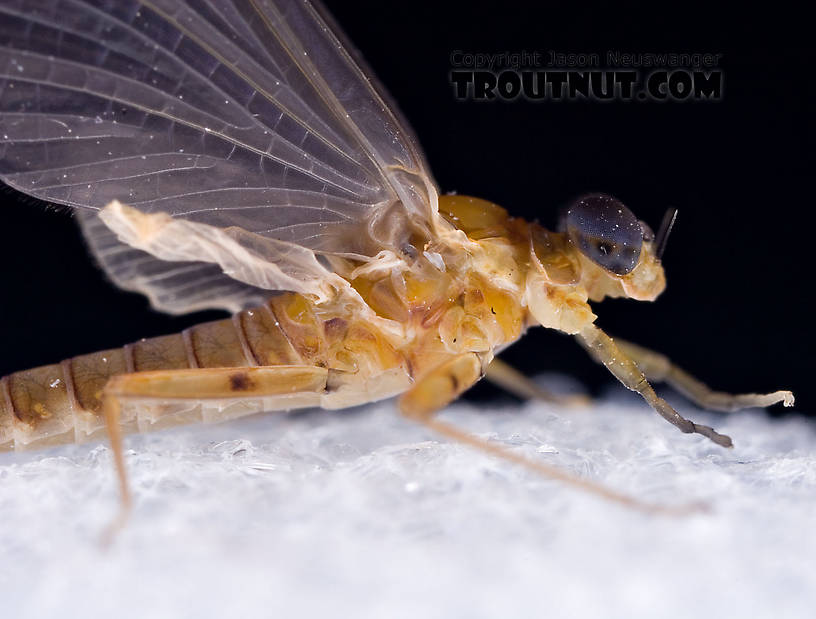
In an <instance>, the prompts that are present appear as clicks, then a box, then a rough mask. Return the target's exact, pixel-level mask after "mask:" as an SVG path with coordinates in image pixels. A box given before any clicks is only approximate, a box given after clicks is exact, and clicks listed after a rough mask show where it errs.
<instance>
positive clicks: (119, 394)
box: [102, 365, 328, 532]
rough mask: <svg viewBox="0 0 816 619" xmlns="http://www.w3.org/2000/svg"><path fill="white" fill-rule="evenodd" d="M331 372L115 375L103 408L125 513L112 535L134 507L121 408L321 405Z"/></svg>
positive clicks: (290, 369) (281, 369) (284, 369)
mask: <svg viewBox="0 0 816 619" xmlns="http://www.w3.org/2000/svg"><path fill="white" fill-rule="evenodd" d="M327 378H328V370H326V369H325V368H319V367H314V366H299V365H298V366H294V365H288V366H287V365H281V366H267V367H255V368H207V369H193V370H158V371H150V372H138V373H134V374H121V375H119V376H114V377H112V378H111V379H110V380H109V381H108V382H107V384H106V385H105V388H104V390H103V392H102V409H103V412H104V415H105V426H106V428H107V431H108V437H109V439H110V444H111V449H112V450H113V458H114V464H115V466H116V473H117V477H118V480H119V488H120V491H121V498H122V503H121V511H120V515H119V517H118V519H117V520H116V522H115V524H114V527H113V529H112V531H111V532H115V530H116V529H118V528H119V527H120V526H121V524H122V523H123V522H124V521H125V520H126V518H127V514H128V512H129V510H130V506H131V498H130V490H129V488H128V480H127V471H126V469H125V461H124V456H123V451H122V427H121V423H120V417H121V410H122V404H123V403H127V404H129V405H133V404H136V405H138V404H142V403H143V404H145V406H148V405H155V404H156V403H160V404H163V405H174V404H175V405H178V404H184V403H189V404H196V403H210V404H220V403H223V405H224V406H225V407H226V406H228V405H229V404H231V403H232V404H235V403H236V402H242V401H243V402H252V401H256V402H257V404H258V405H257V407H256V408H255V409H254V410H252V409H250V410H248V411H247V412H248V413H251V412H260V411H261V410H264V411H273V410H290V409H293V408H301V407H305V406H319V405H320V399H321V396H322V394H323V393H324V392H325V389H326V380H327Z"/></svg>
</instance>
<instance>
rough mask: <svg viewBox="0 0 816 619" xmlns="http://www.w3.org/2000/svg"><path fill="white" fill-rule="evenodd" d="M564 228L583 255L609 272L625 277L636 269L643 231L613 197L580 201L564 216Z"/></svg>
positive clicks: (582, 199)
mask: <svg viewBox="0 0 816 619" xmlns="http://www.w3.org/2000/svg"><path fill="white" fill-rule="evenodd" d="M562 228H563V229H564V231H566V233H567V235H568V236H569V238H570V240H571V241H572V242H573V243H574V244H575V246H576V247H578V249H580V250H581V253H582V254H584V255H585V256H586V257H587V258H589V259H590V260H592V261H593V262H594V263H596V264H597V265H599V266H601V267H603V268H604V269H606V270H607V271H611V272H612V273H615V274H617V275H626V274H627V273H629V272H631V271H632V269H634V268H635V267H636V266H637V263H638V260H639V259H640V248H641V245H642V244H643V233H644V230H643V228H642V227H641V225H640V222H639V221H638V219H637V217H635V215H634V214H633V213H632V211H630V210H629V209H628V208H626V207H625V206H624V205H623V203H622V202H620V201H619V200H616V199H615V198H613V197H612V196H608V195H605V194H602V193H596V194H591V195H588V196H584V197H582V198H579V199H578V200H576V201H575V202H574V203H573V205H572V206H570V207H569V209H568V210H567V212H566V213H565V214H564V218H563V220H562Z"/></svg>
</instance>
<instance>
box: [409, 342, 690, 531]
mask: <svg viewBox="0 0 816 619" xmlns="http://www.w3.org/2000/svg"><path fill="white" fill-rule="evenodd" d="M481 368H482V362H481V360H480V358H479V357H478V355H476V354H473V353H468V354H466V355H461V356H458V357H454V358H453V359H451V360H450V361H448V362H446V363H444V364H442V365H441V366H439V367H438V368H436V369H435V370H434V371H433V372H431V373H430V374H428V375H427V376H425V377H423V378H422V379H420V380H419V381H418V382H417V383H416V384H415V385H414V386H413V387H412V388H411V390H410V391H408V392H406V393H405V394H404V395H403V396H402V397H401V398H400V409H401V410H402V413H403V415H405V416H406V417H407V418H409V419H411V420H413V421H415V422H417V423H420V424H422V425H423V426H425V427H426V428H429V429H431V430H433V431H435V432H438V433H439V434H441V435H442V436H445V437H447V438H449V439H452V440H454V441H457V442H459V443H463V444H465V445H468V446H470V447H473V448H475V449H478V450H479V451H482V452H484V453H487V454H489V455H491V456H494V457H497V458H501V459H502V460H506V461H508V462H513V463H515V464H520V465H521V466H523V467H525V468H527V469H529V470H531V471H533V472H534V473H537V474H538V475H541V476H543V477H546V478H548V479H555V480H558V481H561V482H563V483H565V484H568V485H570V486H573V487H575V488H578V489H580V490H583V491H585V492H589V493H590V494H594V495H596V496H599V497H602V498H604V499H607V500H610V501H614V502H616V503H621V504H623V505H626V506H627V507H631V508H634V509H638V510H641V511H645V512H651V513H665V514H672V515H682V514H688V513H690V512H692V511H695V510H698V509H700V507H701V506H700V505H686V506H676V507H673V506H665V505H655V504H650V503H646V502H643V501H639V500H638V499H635V498H634V497H631V496H628V495H625V494H622V493H620V492H615V491H614V490H611V489H609V488H606V487H605V486H602V485H601V484H596V483H594V482H592V481H589V480H587V479H582V478H581V477H578V476H576V475H571V474H570V473H567V472H566V471H562V470H560V469H558V468H556V467H553V466H548V465H546V464H543V463H541V462H537V461H535V460H532V459H530V458H527V457H525V456H522V455H519V454H517V453H515V452H513V451H511V450H510V449H507V448H505V447H500V446H498V445H496V444H494V443H491V442H488V441H486V440H484V439H482V438H479V437H478V436H474V435H472V434H470V433H468V432H466V431H464V430H461V429H459V428H457V427H456V426H454V425H452V424H449V423H446V422H444V421H439V420H438V419H436V417H435V414H436V412H437V411H438V410H440V409H441V408H443V407H444V406H446V405H447V404H449V403H450V402H451V401H453V400H454V399H455V398H456V397H458V396H459V395H460V394H461V393H462V392H464V391H466V390H467V389H468V388H470V387H471V386H472V385H473V384H474V383H475V382H476V381H478V380H479V378H480V377H481Z"/></svg>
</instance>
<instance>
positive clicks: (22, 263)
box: [0, 1, 816, 412]
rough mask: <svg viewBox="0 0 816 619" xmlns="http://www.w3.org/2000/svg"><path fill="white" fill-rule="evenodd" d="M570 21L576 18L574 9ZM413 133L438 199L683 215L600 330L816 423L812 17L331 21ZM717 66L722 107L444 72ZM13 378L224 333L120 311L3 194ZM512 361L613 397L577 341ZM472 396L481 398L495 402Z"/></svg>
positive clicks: (480, 390) (502, 11)
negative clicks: (659, 268)
mask: <svg viewBox="0 0 816 619" xmlns="http://www.w3.org/2000/svg"><path fill="white" fill-rule="evenodd" d="M560 4H562V5H563V4H564V3H560ZM329 7H330V9H331V11H332V12H333V14H334V16H335V18H336V20H337V21H338V23H339V24H340V25H341V27H342V28H344V29H345V31H346V33H347V35H348V37H349V39H350V40H351V41H353V42H354V43H355V45H356V46H357V47H358V48H359V50H360V51H361V52H362V53H363V55H364V56H365V58H366V59H367V61H368V63H369V64H370V65H371V67H372V68H373V69H374V71H375V73H376V74H377V75H378V76H379V77H380V79H381V81H382V82H383V83H384V84H385V86H386V87H387V88H388V90H389V91H390V92H391V94H392V95H393V98H394V99H395V100H396V101H397V102H398V105H399V106H400V108H401V110H402V111H403V113H404V114H405V116H406V117H407V119H408V120H409V122H410V123H411V124H412V126H413V127H414V130H415V132H416V134H417V135H418V136H419V139H420V141H421V143H422V145H423V147H424V149H425V151H426V153H427V156H428V160H429V162H430V164H431V167H432V169H433V172H434V175H435V178H436V180H437V182H438V184H439V186H440V187H441V189H442V190H443V191H452V190H455V191H457V192H459V193H465V194H471V195H475V196H479V197H483V198H487V199H490V200H492V201H495V202H497V203H499V204H501V205H503V206H505V207H506V208H507V209H509V210H510V211H511V213H513V214H517V215H521V216H524V217H527V218H531V219H539V220H540V221H541V222H542V223H544V224H545V225H548V226H552V225H554V224H555V217H556V213H557V210H558V208H559V207H561V206H562V205H564V204H566V203H568V202H569V201H570V199H572V198H574V197H576V196H578V195H580V194H582V193H586V192H589V191H604V192H608V193H611V194H613V195H615V196H617V197H618V198H620V199H621V200H622V201H623V202H624V203H625V204H627V205H628V206H629V207H630V208H631V209H632V210H633V211H634V212H635V214H636V215H637V216H638V217H639V218H641V219H644V220H645V221H647V222H649V223H650V224H652V226H653V227H657V225H658V223H659V221H660V218H661V216H662V213H663V211H664V210H665V209H666V207H667V206H670V205H671V206H676V207H678V208H679V209H680V216H679V218H678V222H677V226H676V228H675V231H674V233H673V238H672V239H671V242H670V243H669V246H668V250H667V252H666V255H665V257H664V265H665V268H666V272H667V278H668V288H667V291H666V292H665V293H664V294H663V295H662V296H661V297H660V299H658V301H656V302H655V303H638V302H635V301H626V300H614V301H605V302H604V303H602V304H600V305H598V306H596V313H597V314H598V315H599V319H598V324H599V325H600V326H601V327H602V328H604V329H606V330H607V331H608V332H610V333H612V334H618V335H620V336H622V337H627V338H628V339H631V340H634V341H637V342H639V343H641V344H644V345H647V346H650V347H653V348H656V349H658V350H660V351H662V352H665V353H666V354H668V355H670V356H671V357H672V358H673V359H674V360H676V361H677V362H678V363H679V364H680V365H681V366H683V367H685V368H687V369H689V370H691V371H693V373H695V374H696V375H697V376H699V377H700V378H702V379H704V380H705V381H707V382H709V383H710V384H711V385H712V386H715V387H717V388H721V389H725V390H731V391H744V390H747V391H765V390H774V389H779V388H789V389H792V390H794V392H795V393H796V395H797V409H799V410H801V411H803V412H809V411H814V410H816V406H814V405H816V397H814V395H813V392H814V389H813V388H812V386H811V385H812V384H813V382H814V377H813V376H812V375H811V372H812V371H813V365H814V364H813V362H812V356H811V353H812V349H813V345H814V339H813V329H812V327H811V313H812V309H811V301H810V296H811V289H812V284H811V282H812V281H813V273H814V268H816V265H814V263H813V262H814V261H813V256H814V238H813V236H814V232H815V231H816V227H814V224H815V223H816V221H814V215H813V205H814V196H816V192H814V190H813V187H812V184H811V182H810V176H811V170H812V168H813V160H812V157H811V156H810V155H811V149H812V142H811V141H810V139H809V138H810V135H809V126H808V123H809V114H810V113H811V111H810V107H811V96H810V95H811V93H812V79H811V77H810V74H809V64H810V58H809V57H808V54H809V45H808V40H809V38H808V37H804V36H798V35H797V34H796V32H795V24H796V22H797V21H800V20H803V19H804V18H803V17H801V16H800V17H797V16H795V15H781V16H780V15H776V16H774V17H773V18H771V17H770V16H768V15H765V14H759V13H757V14H749V13H746V9H745V8H741V9H739V11H740V12H739V13H738V14H737V13H734V12H732V11H731V10H726V9H723V10H722V12H721V13H717V12H715V11H714V10H713V9H712V8H711V7H706V8H699V9H697V8H694V7H692V6H691V5H688V4H686V3H684V4H683V5H682V8H677V7H674V8H673V7H670V6H667V5H660V6H652V7H651V8H649V9H648V10H645V11H644V9H642V8H639V9H634V8H631V7H629V8H622V7H618V8H611V7H610V8H603V9H599V8H597V7H591V6H589V5H586V4H580V6H577V7H572V8H568V7H565V6H559V7H555V8H554V7H541V6H539V3H530V4H513V3H509V2H503V3H496V4H493V5H491V6H485V7H481V6H479V5H475V4H473V3H447V4H445V5H444V6H440V4H439V3H436V2H416V1H414V2H410V3H386V2H381V1H377V2H355V3H346V2H331V3H329ZM551 49H552V50H556V51H561V52H597V53H599V54H601V56H602V57H603V54H604V53H605V52H606V51H607V50H609V49H617V50H621V51H630V52H698V53H704V52H711V53H720V54H723V57H722V61H721V66H722V69H723V71H724V74H725V96H724V99H723V100H722V101H720V102H696V103H693V102H682V103H679V102H669V103H655V102H651V103H639V102H605V103H600V102H575V101H572V102H557V103H556V102H530V101H524V100H518V101H514V102H495V103H484V102H481V103H477V102H473V101H465V102H462V101H457V100H456V99H455V98H454V92H453V87H452V85H451V83H450V81H449V71H450V70H451V62H450V55H451V52H452V51H454V50H463V51H471V52H486V53H494V52H502V51H510V52H514V51H523V50H528V51H533V50H538V51H542V52H546V51H547V50H551ZM0 200H2V213H3V218H2V236H0V276H2V292H0V295H1V296H0V351H2V354H0V375H2V374H5V373H8V372H11V371H14V370H19V369H23V368H27V367H32V366H36V365H41V364H45V363H50V362H54V361H56V360H59V359H62V358H64V357H69V356H72V355H75V354H80V353H84V352H90V351H93V350H97V349H102V348H107V347H113V346H118V345H121V344H124V343H126V342H128V341H133V340H136V339H138V338H140V337H147V336H152V335H159V334H163V333H168V332H172V331H177V330H180V329H182V328H184V327H186V326H189V325H190V324H193V323H195V322H198V321H201V320H204V319H209V318H212V317H215V316H218V314H216V313H200V314H195V315H191V316H186V317H180V318H173V317H167V316H164V315H161V314H158V313H156V312H153V311H152V310H150V309H149V307H148V305H147V302H146V301H145V300H144V299H143V298H141V297H140V296H138V295H135V294H130V293H123V292H118V291H117V290H115V289H114V288H113V287H112V286H111V285H110V284H108V283H107V282H106V281H105V280H104V278H103V276H102V274H101V273H100V272H99V271H97V270H96V268H95V267H94V266H93V264H92V262H91V260H90V259H89V258H88V257H87V256H86V254H85V250H84V248H83V244H82V241H81V239H80V237H79V234H78V232H77V231H76V229H75V226H74V223H73V221H72V220H71V219H70V217H69V216H68V215H67V214H66V213H64V212H59V211H55V210H53V209H51V210H46V209H44V208H43V207H42V205H41V204H39V203H36V202H33V201H28V200H26V199H22V198H20V196H19V195H17V194H14V193H13V192H3V193H2V194H0ZM504 357H505V359H507V360H509V361H511V362H512V363H514V364H515V365H517V366H518V367H519V368H520V369H522V370H524V371H525V372H527V373H535V372H539V371H563V372H566V373H569V374H571V375H573V376H575V377H577V378H579V379H580V380H581V381H583V382H584V383H585V384H586V385H587V387H588V388H589V389H591V390H593V391H597V390H598V389H599V388H601V387H602V386H604V385H607V384H608V383H609V381H610V380H611V379H610V377H609V376H608V375H607V373H606V372H605V370H603V369H602V368H598V367H596V366H594V365H593V364H592V363H591V362H590V361H589V360H588V359H587V358H586V356H585V354H584V353H583V351H582V350H581V349H580V348H579V347H578V346H577V345H576V344H575V343H574V342H572V341H571V340H570V338H568V337H566V336H560V335H558V334H555V333H552V332H546V331H545V330H543V329H537V330H533V331H531V332H530V333H529V334H528V335H527V336H526V337H525V338H524V339H523V341H521V342H520V343H518V344H517V345H515V346H514V347H513V348H511V349H509V350H508V351H507V352H506V353H505V355H504ZM497 396H498V392H497V391H495V390H494V389H492V388H490V387H488V386H482V385H480V386H478V387H477V388H476V389H475V390H474V391H473V392H472V394H471V396H470V397H472V398H477V399H482V398H489V397H497Z"/></svg>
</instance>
